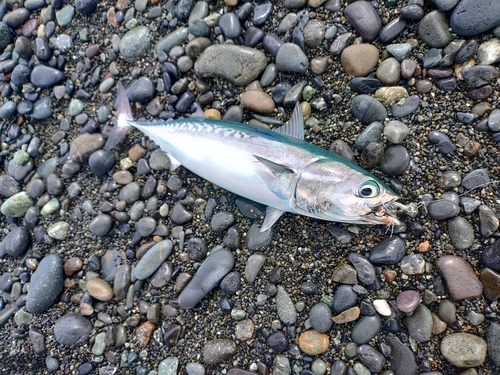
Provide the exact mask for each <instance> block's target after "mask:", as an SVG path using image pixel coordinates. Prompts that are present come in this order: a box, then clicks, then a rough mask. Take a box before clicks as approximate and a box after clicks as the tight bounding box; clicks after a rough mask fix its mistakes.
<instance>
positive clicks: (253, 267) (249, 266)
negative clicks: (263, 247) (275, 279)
mask: <svg viewBox="0 0 500 375" xmlns="http://www.w3.org/2000/svg"><path fill="white" fill-rule="evenodd" d="M265 261H266V257H265V256H264V255H263V254H252V255H250V257H249V258H248V260H247V263H246V265H245V279H246V281H247V282H249V283H253V282H254V281H255V280H256V279H257V274H258V273H259V271H260V269H261V268H262V266H263V265H264V262H265Z"/></svg>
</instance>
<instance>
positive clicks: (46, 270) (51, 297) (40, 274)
mask: <svg viewBox="0 0 500 375" xmlns="http://www.w3.org/2000/svg"><path fill="white" fill-rule="evenodd" d="M63 286H64V272H63V261H62V259H61V257H60V256H59V255H57V254H49V255H47V256H46V257H44V258H43V259H42V260H41V261H40V264H39V265H38V268H37V269H36V271H35V272H34V273H33V276H31V282H30V289H29V292H28V297H27V299H26V308H27V309H28V311H29V312H30V313H32V314H41V313H43V312H44V311H45V310H47V309H48V308H49V307H50V306H51V305H52V304H53V303H54V302H55V301H56V300H57V298H58V297H59V294H61V292H62V290H63Z"/></svg>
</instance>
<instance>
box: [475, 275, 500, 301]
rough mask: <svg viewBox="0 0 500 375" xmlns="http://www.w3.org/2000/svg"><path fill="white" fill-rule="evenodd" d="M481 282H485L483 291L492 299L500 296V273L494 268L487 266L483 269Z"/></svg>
mask: <svg viewBox="0 0 500 375" xmlns="http://www.w3.org/2000/svg"><path fill="white" fill-rule="evenodd" d="M480 278H481V283H482V284H483V293H484V296H485V297H486V298H488V299H489V300H490V301H495V300H497V299H498V298H500V274H498V273H496V272H495V271H493V270H492V269H489V268H485V269H484V270H482V271H481V276H480Z"/></svg>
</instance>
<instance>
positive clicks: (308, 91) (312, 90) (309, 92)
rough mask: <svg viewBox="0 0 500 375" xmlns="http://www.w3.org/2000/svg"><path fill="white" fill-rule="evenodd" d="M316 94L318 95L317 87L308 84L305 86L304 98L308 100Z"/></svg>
mask: <svg viewBox="0 0 500 375" xmlns="http://www.w3.org/2000/svg"><path fill="white" fill-rule="evenodd" d="M314 95H316V89H315V88H314V87H312V86H309V85H307V86H306V87H304V90H302V98H303V99H304V100H305V101H306V102H308V101H309V100H311V99H312V98H313V97H314Z"/></svg>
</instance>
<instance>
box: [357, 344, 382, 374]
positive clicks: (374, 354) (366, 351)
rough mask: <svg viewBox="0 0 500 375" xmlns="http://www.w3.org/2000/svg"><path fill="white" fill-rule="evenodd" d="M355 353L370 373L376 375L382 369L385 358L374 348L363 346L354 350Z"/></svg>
mask: <svg viewBox="0 0 500 375" xmlns="http://www.w3.org/2000/svg"><path fill="white" fill-rule="evenodd" d="M356 353H357V355H358V357H359V359H360V360H361V362H363V364H364V365H365V366H366V367H368V369H369V370H370V371H371V372H375V373H378V372H380V371H382V369H383V368H384V365H385V358H384V356H383V355H382V354H381V353H380V352H379V351H377V350H376V349H375V348H374V347H372V346H370V345H367V344H363V345H360V346H359V347H358V348H357V349H356Z"/></svg>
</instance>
